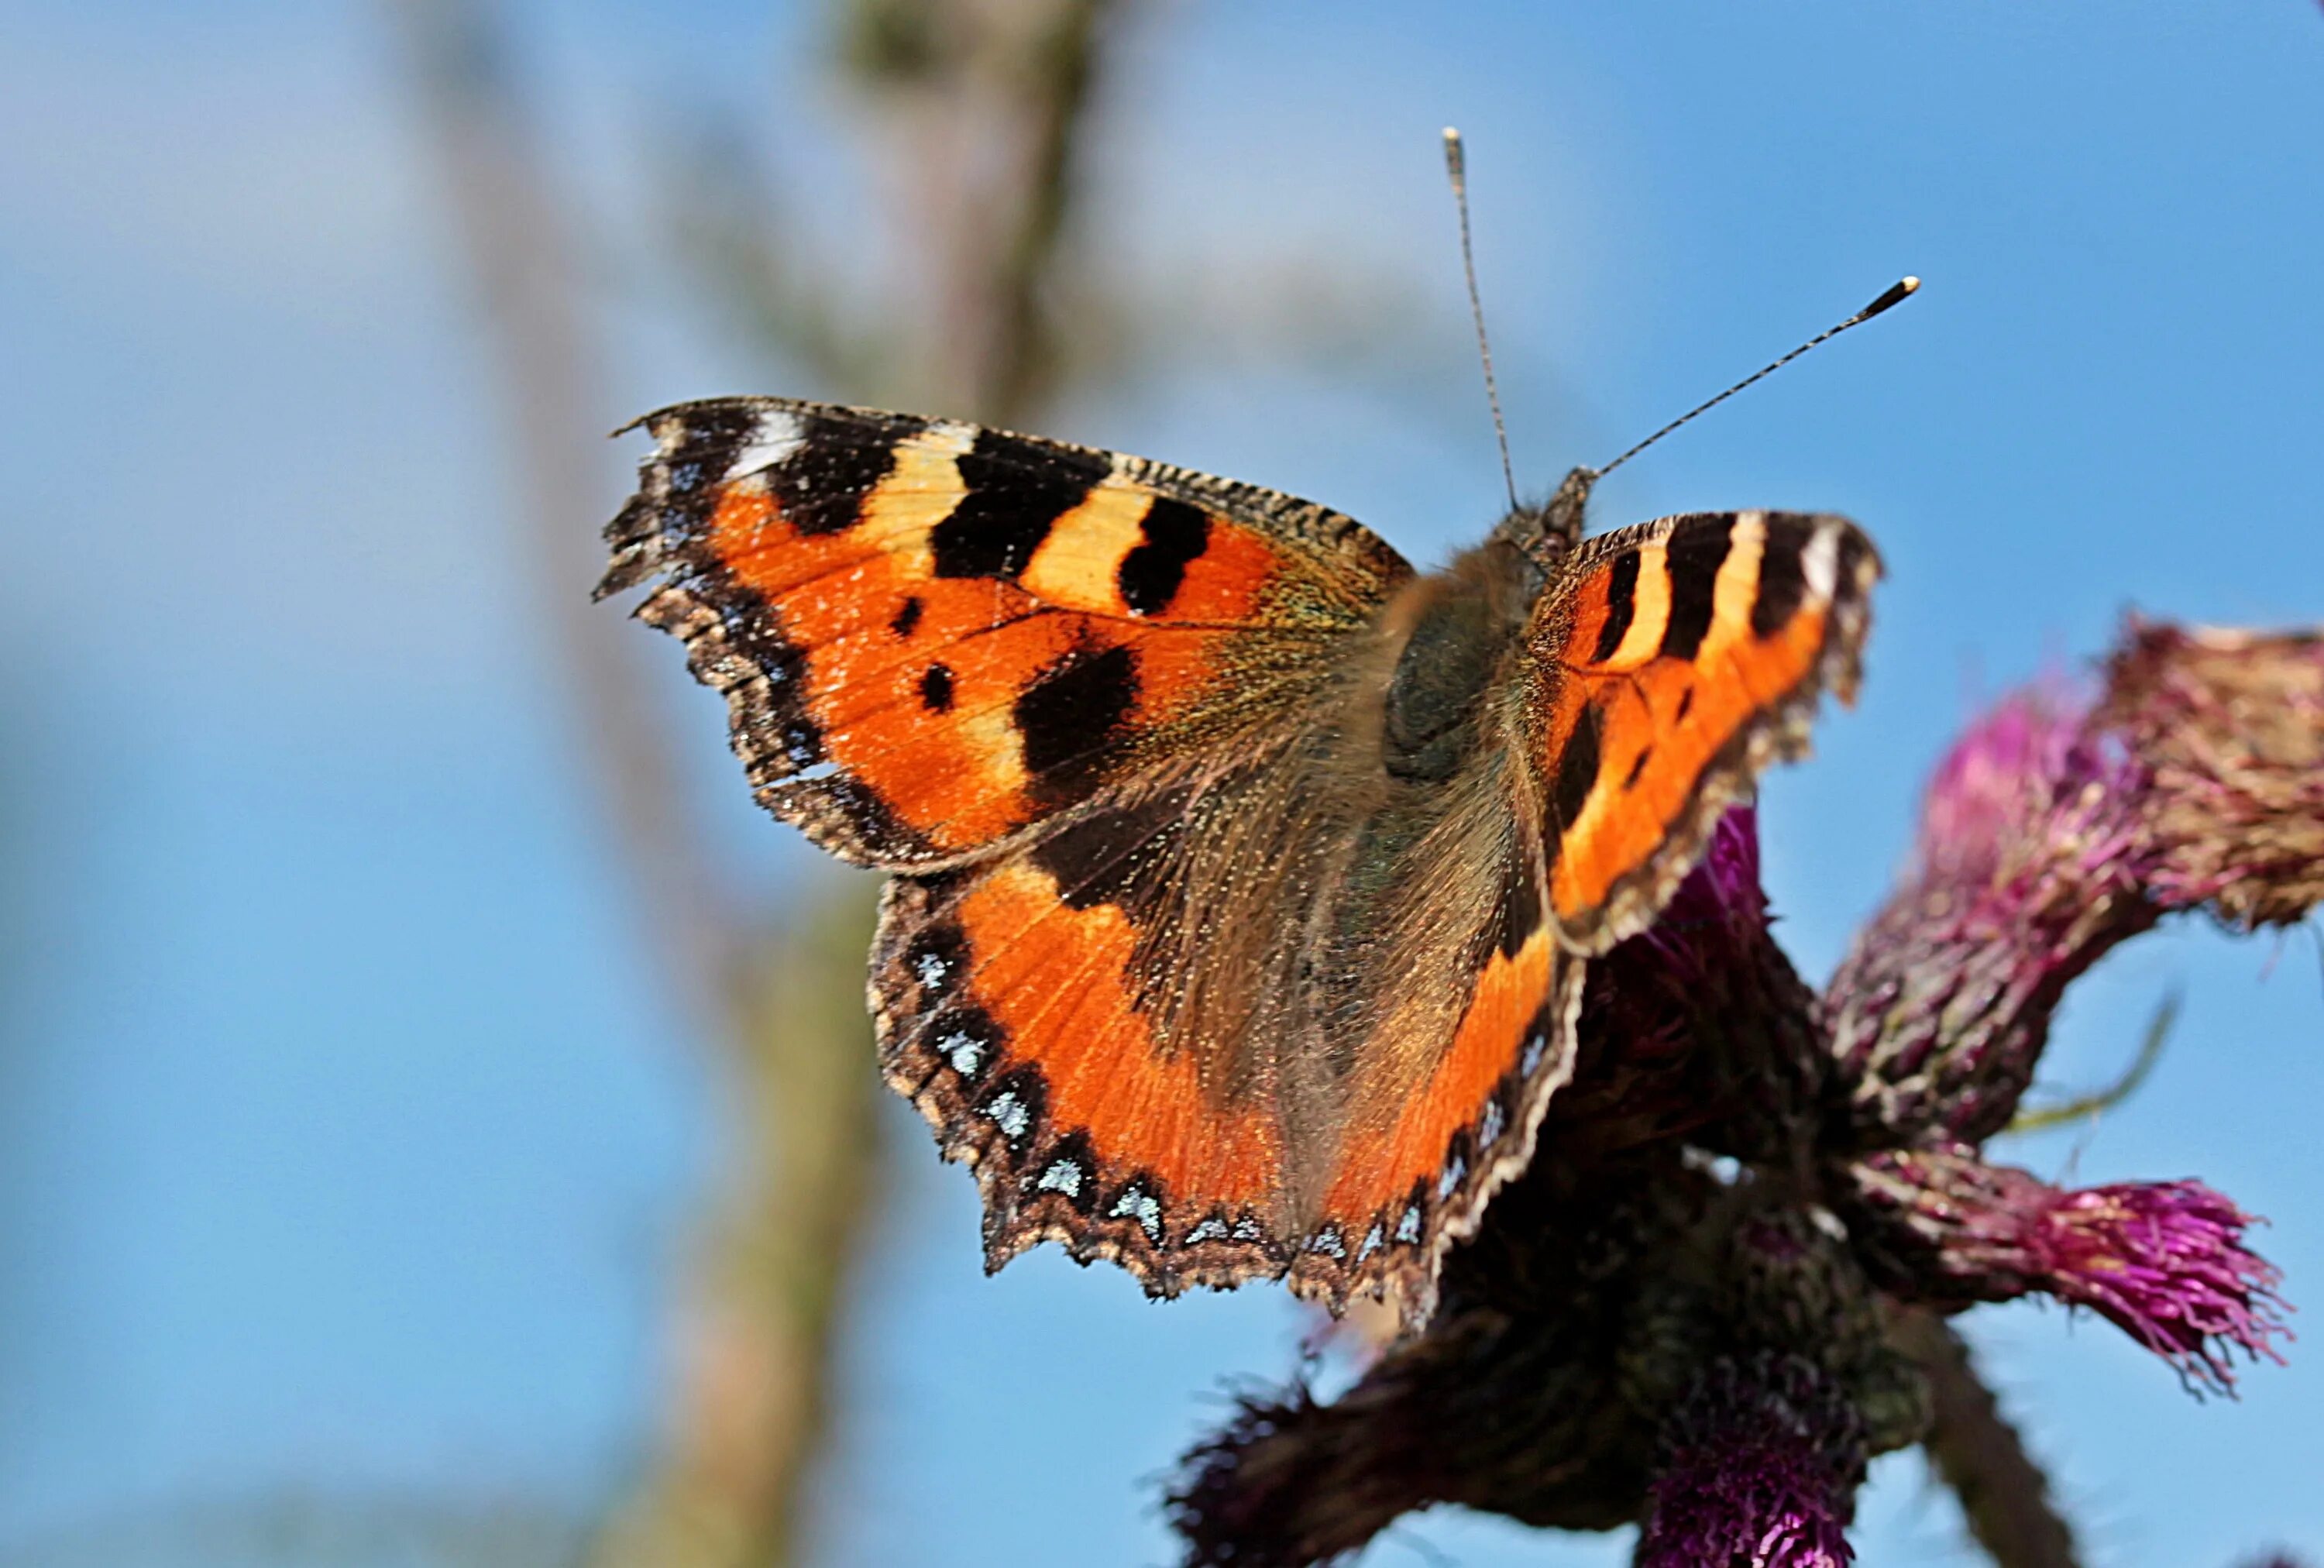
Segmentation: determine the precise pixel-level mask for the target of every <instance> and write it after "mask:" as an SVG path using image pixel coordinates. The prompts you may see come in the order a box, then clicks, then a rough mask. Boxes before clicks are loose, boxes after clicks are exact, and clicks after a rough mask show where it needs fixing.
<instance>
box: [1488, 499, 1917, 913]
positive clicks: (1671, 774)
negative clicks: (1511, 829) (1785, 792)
mask: <svg viewBox="0 0 2324 1568" xmlns="http://www.w3.org/2000/svg"><path fill="white" fill-rule="evenodd" d="M1879 570H1880V567H1879V558H1878V557H1877V555H1876V554H1875V553H1874V551H1873V549H1872V546H1871V543H1870V541H1869V540H1867V539H1866V538H1865V537H1864V535H1863V533H1862V532H1861V531H1860V530H1858V528H1857V527H1856V525H1855V524H1854V523H1852V522H1849V521H1848V520H1847V519H1846V518H1842V517H1834V516H1831V515H1827V514H1810V513H1803V512H1699V513H1693V514H1691V515H1688V516H1683V517H1667V518H1663V519H1660V520H1659V521H1654V522H1647V523H1641V524H1639V525H1637V527H1635V528H1627V529H1622V530H1618V531H1616V532H1613V533H1609V534H1605V535H1601V536H1600V537H1599V538H1597V539H1593V540H1590V541H1589V542H1588V543H1586V544H1585V545H1584V546H1583V547H1582V550H1581V551H1580V553H1579V554H1578V556H1577V557H1576V558H1575V559H1574V561H1573V563H1572V567H1571V568H1570V569H1569V570H1568V571H1567V572H1566V573H1565V574H1564V576H1563V577H1562V578H1561V579H1560V580H1559V581H1558V582H1557V583H1556V584H1554V585H1553V586H1552V588H1551V590H1550V591H1549V593H1547V594H1546V595H1544V598H1543V601H1542V604H1541V605H1540V607H1539V609H1538V610H1537V611H1536V613H1535V619H1534V627H1533V630H1532V632H1531V633H1530V635H1529V638H1528V644H1529V650H1530V652H1531V655H1532V659H1531V689H1530V690H1529V692H1528V693H1527V701H1526V711H1527V724H1528V728H1529V730H1530V737H1529V741H1528V747H1529V750H1530V752H1531V755H1532V757H1533V758H1534V760H1535V766H1536V768H1537V770H1538V771H1539V775H1540V777H1541V779H1543V781H1544V785H1545V794H1546V798H1547V802H1548V807H1549V834H1548V842H1549V845H1550V876H1549V886H1550V902H1551V906H1552V908H1553V909H1554V912H1555V915H1556V918H1557V922H1558V926H1559V927H1560V929H1561V931H1562V932H1563V934H1564V936H1565V937H1566V939H1567V941H1568V942H1569V943H1570V944H1571V945H1573V946H1574V947H1575V948H1576V950H1578V951H1582V952H1602V951H1604V949H1605V948H1607V947H1609V946H1610V945H1613V944H1614V943H1615V942H1617V941H1619V940H1620V939H1621V938H1622V937H1624V936H1629V935H1631V934H1632V933H1634V932H1636V931H1637V930H1639V929H1641V928H1643V927H1645V926H1646V924H1648V923H1649V922H1650V921H1651V920H1652V919H1653V918H1654V916H1655V914H1656V913H1658V912H1659V911H1660V910H1661V909H1662V907H1663V905H1664V904H1665V902H1667V901H1668V899H1669V898H1670V894H1671V892H1672V890H1673V889H1674V888H1675V887H1676V886H1677V884H1678V881H1679V880H1680V879H1681V878H1682V877H1683V876H1684V875H1685V874H1686V872H1688V871H1689V870H1690V869H1691V868H1692V866H1693V864H1694V862H1695V861H1696V860H1697V859H1698V858H1699V857H1700V855H1701V848H1702V844H1703V843H1704V841H1705V837H1706V835H1708V834H1709V832H1710V830H1711V825H1712V824H1713V823H1714V822H1716V821H1717V819H1718V816H1719V814H1720V811H1722V810H1723V809H1725V807H1727V806H1728V805H1729V804H1730V803H1732V802H1733V801H1734V800H1736V799H1737V798H1739V797H1740V796H1741V795H1742V794H1743V793H1744V792H1745V791H1747V790H1748V789H1749V788H1750V784H1751V780H1752V779H1754V778H1755V777H1756V776H1757V774H1758V772H1759V771H1760V770H1762V769H1763V768H1765V767H1766V765H1767V764H1768V763H1769V762H1771V761H1775V760H1777V759H1780V758H1789V757H1794V756H1796V755H1798V754H1800V753H1801V752H1803V751H1804V750H1805V749H1806V738H1807V720H1808V717H1809V715H1810V714H1811V713H1812V711H1813V709H1814V706H1815V701H1816V698H1817V696H1818V695H1819V694H1820V693H1821V692H1822V691H1823V690H1824V689H1825V688H1827V687H1830V688H1831V689H1832V690H1834V691H1835V692H1837V693H1838V694H1839V695H1840V696H1842V697H1848V696H1852V695H1853V693H1854V689H1855V683H1856V678H1857V669H1858V656H1859V653H1860V651H1861V650H1862V647H1863V641H1864V632H1865V628H1866V623H1867V595H1868V594H1869V592H1870V590H1871V586H1872V584H1873V582H1874V580H1875V579H1876V578H1877V576H1879Z"/></svg>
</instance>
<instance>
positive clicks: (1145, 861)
mask: <svg viewBox="0 0 2324 1568" xmlns="http://www.w3.org/2000/svg"><path fill="white" fill-rule="evenodd" d="M1193 797H1194V789H1193V787H1192V786H1182V787H1180V788H1178V789H1167V790H1164V791H1162V792H1160V793H1159V794H1157V795H1153V796H1150V797H1148V798H1146V799H1143V800H1140V801H1139V802H1137V803H1136V804H1135V805H1131V806H1126V807H1105V808H1103V809H1102V810H1098V811H1093V812H1091V813H1090V814H1089V815H1087V816H1083V817H1080V818H1079V819H1077V820H1075V821H1074V822H1071V823H1068V824H1067V825H1066V826H1064V827H1061V828H1059V829H1057V830H1056V832H1054V833H1052V834H1050V835H1048V836H1047V838H1044V839H1043V840H1042V841H1041V842H1040V843H1039V844H1037V846H1035V848H1034V850H1033V863H1034V864H1035V865H1037V866H1038V867H1039V868H1040V869H1041V870H1042V871H1044V872H1047V873H1048V874H1049V876H1050V877H1051V878H1052V879H1053V880H1054V881H1056V884H1057V896H1058V897H1059V898H1060V899H1063V900H1065V904H1066V906H1067V907H1068V908H1070V909H1090V908H1092V907H1093V906H1094V905H1098V904H1115V905H1120V907H1122V908H1123V909H1130V906H1131V905H1132V903H1133V902H1134V901H1135V899H1136V894H1137V891H1138V890H1139V888H1140V887H1141V886H1151V885H1152V883H1151V881H1150V878H1151V876H1152V875H1153V874H1154V873H1156V872H1158V871H1159V869H1160V868H1161V867H1163V866H1164V865H1166V864H1167V862H1168V861H1169V859H1170V856H1171V854H1172V853H1173V851H1174V850H1175V849H1176V845H1177V844H1178V841H1179V839H1180V837H1181V835H1183V834H1184V832H1185V811H1186V804H1187V802H1188V801H1189V800H1190V799H1192V798H1193Z"/></svg>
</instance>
